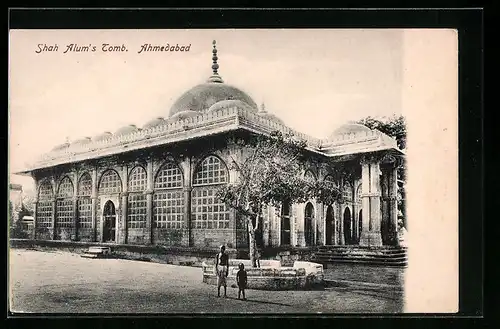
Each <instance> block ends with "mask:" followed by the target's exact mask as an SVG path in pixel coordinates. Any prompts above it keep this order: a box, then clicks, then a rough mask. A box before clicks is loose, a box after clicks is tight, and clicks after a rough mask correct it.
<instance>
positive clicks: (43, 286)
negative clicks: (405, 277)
mask: <svg viewBox="0 0 500 329" xmlns="http://www.w3.org/2000/svg"><path fill="white" fill-rule="evenodd" d="M9 262H10V272H9V280H10V292H11V293H10V296H11V299H10V309H11V311H12V312H19V313H132V314H133V313H161V314H168V313H191V314H192V313H258V314H266V313H311V312H312V313H395V312H402V311H403V295H402V292H401V291H397V290H391V289H387V288H386V289H381V290H378V291H374V290H368V289H360V288H352V287H333V288H326V289H325V290H323V291H258V290H248V291H247V299H248V300H247V301H241V300H238V299H237V293H238V291H237V289H235V288H228V298H226V299H224V298H218V297H217V289H216V287H214V286H210V285H207V284H204V283H203V282H202V272H201V269H200V268H194V267H185V266H175V265H165V264H157V263H147V262H138V261H129V260H123V259H87V258H81V257H80V256H79V255H77V254H71V253H66V252H40V251H32V250H22V249H12V250H11V251H10V258H9Z"/></svg>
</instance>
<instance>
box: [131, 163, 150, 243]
mask: <svg viewBox="0 0 500 329" xmlns="http://www.w3.org/2000/svg"><path fill="white" fill-rule="evenodd" d="M146 187H147V173H146V170H145V169H144V168H143V167H141V166H136V167H134V168H133V169H132V170H131V171H130V174H129V177H128V191H129V195H128V198H127V243H132V244H133V243H138V244H144V243H146V242H147V241H148V240H149V237H148V232H147V230H146V222H147V218H146V213H147V206H146V195H145V193H144V192H145V191H146Z"/></svg>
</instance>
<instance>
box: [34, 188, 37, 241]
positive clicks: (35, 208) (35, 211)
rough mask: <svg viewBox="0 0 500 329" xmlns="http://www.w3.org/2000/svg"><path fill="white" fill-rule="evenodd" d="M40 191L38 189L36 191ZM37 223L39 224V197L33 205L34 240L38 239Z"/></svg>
mask: <svg viewBox="0 0 500 329" xmlns="http://www.w3.org/2000/svg"><path fill="white" fill-rule="evenodd" d="M36 191H38V188H37V189H36ZM37 222H38V197H37V199H35V202H34V203H33V239H36V228H37V226H38V225H37Z"/></svg>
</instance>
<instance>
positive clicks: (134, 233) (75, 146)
mask: <svg viewBox="0 0 500 329" xmlns="http://www.w3.org/2000/svg"><path fill="white" fill-rule="evenodd" d="M218 68H219V66H218V63H217V50H216V48H215V43H214V49H213V64H212V71H213V74H212V76H210V78H209V79H208V80H207V82H206V83H204V84H200V85H197V86H195V87H193V88H192V89H190V90H188V91H186V92H185V93H184V94H183V95H181V96H180V97H179V99H178V100H177V101H176V102H175V103H174V104H173V106H172V107H171V109H170V112H169V116H168V117H167V118H155V119H153V120H151V121H150V122H148V123H147V124H146V125H144V126H143V127H140V128H139V127H136V126H133V125H131V126H126V127H123V128H121V129H119V130H118V131H116V132H115V133H110V132H106V133H103V134H101V135H98V136H95V137H93V138H90V137H87V138H83V139H80V140H77V141H74V142H72V143H70V142H67V143H64V144H61V145H59V146H56V147H55V148H54V149H53V150H52V151H51V152H49V153H47V154H45V155H43V156H42V158H41V159H40V160H39V161H38V162H37V163H35V164H34V165H33V166H32V167H31V168H27V169H26V170H24V171H22V172H20V173H19V174H24V175H30V176H31V177H33V179H34V180H35V183H36V187H37V199H36V203H35V216H34V217H35V218H34V222H35V237H36V239H48V240H75V241H95V242H109V243H118V244H140V245H149V244H158V245H166V246H184V247H216V246H218V245H220V244H222V243H224V244H226V245H227V246H228V247H229V248H236V249H238V248H247V247H248V236H247V228H246V224H245V220H244V219H243V218H240V216H238V214H237V213H236V212H235V211H234V210H233V209H230V208H229V207H228V206H226V205H225V204H224V203H222V202H221V201H220V200H218V199H217V198H216V192H217V190H218V188H219V187H220V186H221V185H222V184H231V183H234V182H236V181H237V179H238V173H237V171H235V170H234V169H232V166H231V163H232V161H241V160H242V159H243V158H244V156H245V152H247V149H246V147H245V146H244V144H245V143H244V141H246V140H248V139H251V138H253V137H254V136H255V135H256V134H264V135H265V134H269V133H270V132H272V131H276V130H278V131H281V132H283V133H293V134H294V135H295V136H296V137H298V138H301V139H303V140H305V141H306V142H307V152H308V153H309V154H310V159H311V161H310V165H309V166H308V167H307V168H304V175H307V177H308V178H309V179H312V180H328V181H330V182H331V183H332V184H333V185H334V186H336V187H338V188H339V189H340V190H341V191H342V194H343V198H342V201H339V202H336V203H334V204H331V205H325V204H321V203H319V202H316V201H315V200H310V201H308V202H306V203H304V204H286V203H285V204H282V205H281V207H279V209H278V208H275V207H268V208H267V209H265V211H264V213H263V216H262V225H259V226H260V228H261V229H260V232H259V234H258V243H259V244H260V245H261V246H315V245H339V244H340V245H358V244H359V245H370V246H380V245H391V244H395V243H397V236H396V234H397V216H398V212H397V198H396V196H397V174H396V171H397V168H398V165H399V163H400V160H401V156H402V152H401V151H400V150H399V149H398V147H397V144H396V141H395V140H394V139H392V138H391V137H389V136H387V135H385V134H383V133H381V132H379V131H375V130H370V129H369V128H367V127H365V126H362V125H357V124H346V125H344V126H342V127H341V128H339V129H337V130H336V131H335V132H333V134H332V135H331V136H330V137H329V138H325V139H317V138H313V137H311V136H307V135H306V134H303V133H300V132H297V131H293V130H292V129H290V128H289V127H287V126H286V125H285V124H284V123H283V121H282V120H280V119H279V118H278V117H276V116H275V115H273V114H271V113H269V112H268V111H267V110H266V109H265V108H264V106H261V107H260V108H259V107H258V106H257V105H256V103H255V102H254V101H253V100H252V98H251V97H250V96H248V95H247V94H246V93H245V92H243V91H241V90H240V89H238V88H235V87H233V86H231V85H228V84H226V83H225V82H224V81H223V79H222V77H221V76H220V75H219V74H218ZM241 141H243V143H241ZM337 166H338V167H339V168H340V167H341V168H344V170H343V171H339V170H333V169H335V168H334V167H337ZM339 172H342V173H343V174H339Z"/></svg>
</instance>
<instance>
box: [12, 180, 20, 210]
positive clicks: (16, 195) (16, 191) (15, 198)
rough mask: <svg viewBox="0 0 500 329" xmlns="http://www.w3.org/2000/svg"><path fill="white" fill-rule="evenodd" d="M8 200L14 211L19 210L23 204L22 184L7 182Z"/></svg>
mask: <svg viewBox="0 0 500 329" xmlns="http://www.w3.org/2000/svg"><path fill="white" fill-rule="evenodd" d="M9 200H10V201H11V202H12V207H13V208H14V210H15V211H19V210H20V209H21V206H22V204H23V186H22V185H20V184H9Z"/></svg>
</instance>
